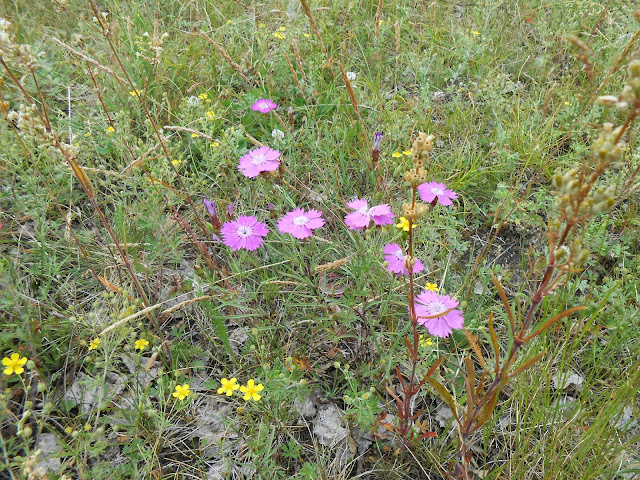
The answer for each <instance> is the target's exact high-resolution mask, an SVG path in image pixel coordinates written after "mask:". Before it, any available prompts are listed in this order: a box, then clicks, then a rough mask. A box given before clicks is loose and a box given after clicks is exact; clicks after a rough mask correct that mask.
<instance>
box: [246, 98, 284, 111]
mask: <svg viewBox="0 0 640 480" xmlns="http://www.w3.org/2000/svg"><path fill="white" fill-rule="evenodd" d="M276 108H278V104H277V103H275V102H273V101H271V100H269V99H268V98H259V99H258V100H256V102H255V103H254V104H253V105H251V110H253V111H254V112H261V113H269V112H270V111H271V110H274V109H276Z"/></svg>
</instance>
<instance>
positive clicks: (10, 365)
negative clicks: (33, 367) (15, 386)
mask: <svg viewBox="0 0 640 480" xmlns="http://www.w3.org/2000/svg"><path fill="white" fill-rule="evenodd" d="M25 363H27V357H22V358H20V354H19V353H12V354H11V357H4V358H3V359H2V365H4V366H5V367H7V368H5V369H4V374H5V375H12V374H14V373H17V374H18V375H20V374H22V372H24V368H23V367H22V366H23V365H24V364H25Z"/></svg>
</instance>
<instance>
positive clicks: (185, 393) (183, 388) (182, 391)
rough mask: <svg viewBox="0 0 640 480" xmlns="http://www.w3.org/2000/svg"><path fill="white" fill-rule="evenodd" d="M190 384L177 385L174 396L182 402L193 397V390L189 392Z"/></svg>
mask: <svg viewBox="0 0 640 480" xmlns="http://www.w3.org/2000/svg"><path fill="white" fill-rule="evenodd" d="M189 388H191V387H189V384H188V383H185V384H184V385H176V391H175V392H173V396H174V397H176V398H177V399H178V400H180V401H182V400H184V399H185V398H187V397H189V396H191V393H192V392H191V390H189Z"/></svg>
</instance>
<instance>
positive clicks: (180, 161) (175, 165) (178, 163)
mask: <svg viewBox="0 0 640 480" xmlns="http://www.w3.org/2000/svg"><path fill="white" fill-rule="evenodd" d="M171 163H173V166H174V167H178V166H180V164H181V163H182V160H178V159H177V158H174V159H173V160H171Z"/></svg>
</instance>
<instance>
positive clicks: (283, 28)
mask: <svg viewBox="0 0 640 480" xmlns="http://www.w3.org/2000/svg"><path fill="white" fill-rule="evenodd" d="M278 30H280V31H281V32H285V31H286V30H287V29H286V28H285V27H280V28H279V29H278Z"/></svg>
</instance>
